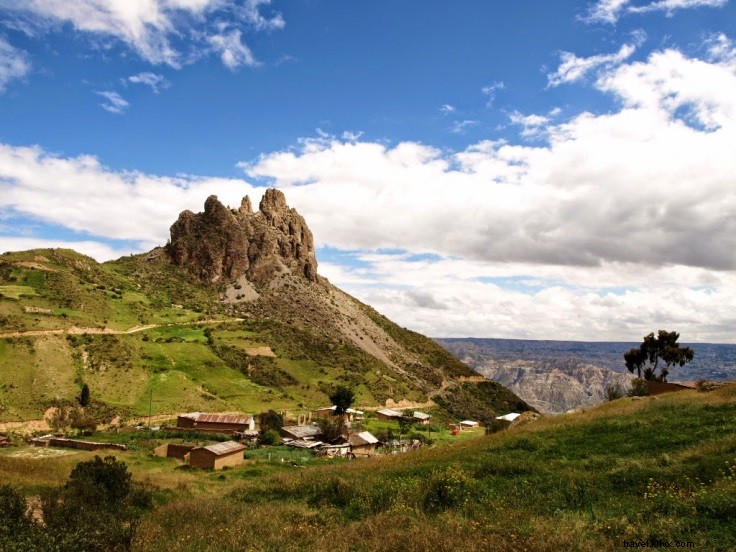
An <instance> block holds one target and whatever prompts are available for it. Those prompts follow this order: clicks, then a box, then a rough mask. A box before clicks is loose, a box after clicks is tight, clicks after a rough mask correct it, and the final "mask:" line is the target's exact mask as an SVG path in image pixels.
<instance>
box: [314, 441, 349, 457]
mask: <svg viewBox="0 0 736 552" xmlns="http://www.w3.org/2000/svg"><path fill="white" fill-rule="evenodd" d="M317 453H318V454H319V455H320V456H326V457H327V458H335V457H337V458H344V457H346V456H348V455H349V454H350V443H347V442H345V443H338V444H335V445H329V444H327V443H322V444H321V445H320V446H319V448H318V449H317Z"/></svg>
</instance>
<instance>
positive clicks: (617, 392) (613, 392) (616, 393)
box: [606, 384, 624, 401]
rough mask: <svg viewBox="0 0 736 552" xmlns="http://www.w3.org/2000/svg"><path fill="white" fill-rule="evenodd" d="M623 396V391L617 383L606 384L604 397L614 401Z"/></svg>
mask: <svg viewBox="0 0 736 552" xmlns="http://www.w3.org/2000/svg"><path fill="white" fill-rule="evenodd" d="M623 396H624V392H623V390H622V389H621V386H620V385H619V384H616V385H607V386H606V399H607V400H609V401H615V400H616V399H620V398H621V397H623Z"/></svg>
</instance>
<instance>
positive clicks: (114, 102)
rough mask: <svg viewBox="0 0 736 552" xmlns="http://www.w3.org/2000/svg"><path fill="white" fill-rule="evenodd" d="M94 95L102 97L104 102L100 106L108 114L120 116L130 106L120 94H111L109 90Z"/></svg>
mask: <svg viewBox="0 0 736 552" xmlns="http://www.w3.org/2000/svg"><path fill="white" fill-rule="evenodd" d="M95 94H97V95H99V96H102V97H103V98H105V100H107V101H105V102H103V103H101V104H100V106H101V107H102V109H104V110H105V111H109V112H110V113H114V114H116V115H122V114H123V113H125V110H126V109H128V107H129V106H130V103H129V102H128V101H127V100H125V99H123V98H122V97H121V96H120V94H118V93H117V92H113V91H110V90H106V91H99V90H98V91H96V92H95Z"/></svg>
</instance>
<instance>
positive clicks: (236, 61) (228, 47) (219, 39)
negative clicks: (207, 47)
mask: <svg viewBox="0 0 736 552" xmlns="http://www.w3.org/2000/svg"><path fill="white" fill-rule="evenodd" d="M241 36H242V35H241V33H240V31H239V30H233V31H230V32H227V33H223V34H215V35H212V36H210V37H209V38H208V40H209V42H210V44H211V45H212V46H213V48H214V49H215V51H216V52H218V53H219V54H220V59H221V60H222V64H223V65H225V67H227V68H228V69H231V70H234V69H236V68H238V67H240V66H241V65H247V66H250V67H254V66H256V65H258V62H257V61H256V58H255V57H254V56H253V52H251V51H250V48H248V47H247V46H246V45H245V44H243V43H242V42H241V40H240V39H241Z"/></svg>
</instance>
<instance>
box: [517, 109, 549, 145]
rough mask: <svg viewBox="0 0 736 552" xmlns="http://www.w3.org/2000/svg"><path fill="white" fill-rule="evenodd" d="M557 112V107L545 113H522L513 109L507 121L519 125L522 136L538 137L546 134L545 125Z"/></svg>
mask: <svg viewBox="0 0 736 552" xmlns="http://www.w3.org/2000/svg"><path fill="white" fill-rule="evenodd" d="M559 114H560V109H559V108H555V109H553V110H551V111H550V112H549V113H548V114H546V115H538V114H535V113H532V114H530V115H524V114H523V113H521V112H520V111H517V110H514V111H512V112H511V114H509V121H510V122H511V124H513V125H516V126H519V127H521V135H522V136H523V137H524V138H539V137H543V136H546V129H547V126H548V125H549V124H550V122H551V120H552V119H553V118H554V117H556V116H557V115H559Z"/></svg>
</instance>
